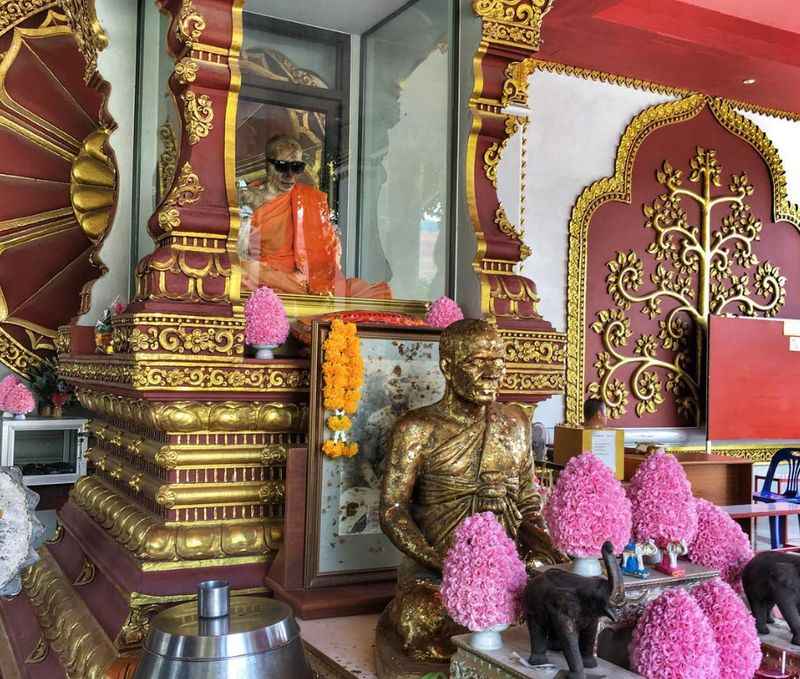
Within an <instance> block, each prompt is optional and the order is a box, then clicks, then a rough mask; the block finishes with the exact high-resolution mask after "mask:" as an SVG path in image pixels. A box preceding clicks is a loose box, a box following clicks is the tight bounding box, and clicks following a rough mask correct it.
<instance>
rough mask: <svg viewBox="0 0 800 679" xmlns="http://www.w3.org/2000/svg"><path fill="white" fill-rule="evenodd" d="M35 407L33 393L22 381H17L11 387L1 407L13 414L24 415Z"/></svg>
mask: <svg viewBox="0 0 800 679" xmlns="http://www.w3.org/2000/svg"><path fill="white" fill-rule="evenodd" d="M35 407H36V401H35V400H34V398H33V394H31V392H30V390H29V389H28V387H26V386H25V385H24V384H22V382H18V383H17V384H15V385H14V386H13V387H11V388H10V389H9V390H8V393H7V394H6V397H5V399H4V401H3V408H5V409H6V410H7V411H8V412H10V413H14V415H24V414H26V413H29V412H31V411H32V410H33V409H34V408H35Z"/></svg>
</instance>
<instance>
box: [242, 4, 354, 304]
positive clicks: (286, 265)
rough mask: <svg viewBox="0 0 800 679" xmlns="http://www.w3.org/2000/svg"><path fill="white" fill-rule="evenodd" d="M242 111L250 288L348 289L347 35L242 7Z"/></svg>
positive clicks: (245, 277)
mask: <svg viewBox="0 0 800 679" xmlns="http://www.w3.org/2000/svg"><path fill="white" fill-rule="evenodd" d="M244 25H245V32H244V45H243V55H244V59H243V62H242V94H241V97H240V103H239V110H238V119H237V156H236V161H237V163H236V166H237V182H238V186H239V203H240V208H241V210H242V227H241V229H240V237H239V254H240V257H241V259H242V263H243V264H242V265H243V269H244V272H243V273H244V275H243V284H244V286H245V288H247V289H253V288H255V287H257V286H259V285H267V286H269V287H271V288H273V289H275V290H277V291H278V292H284V293H303V294H305V293H312V294H329V293H335V294H337V295H340V296H345V295H347V294H348V293H351V292H352V291H351V290H350V288H349V286H348V281H347V280H346V278H345V276H344V273H343V262H342V261H341V254H342V241H343V237H342V234H341V233H340V231H339V225H340V224H341V220H340V219H339V214H340V212H343V211H344V209H345V203H346V191H347V185H346V182H347V176H346V168H343V167H342V161H341V158H346V157H347V154H348V151H347V143H348V129H347V125H346V123H347V112H348V109H349V105H350V102H349V87H348V80H349V52H350V37H349V36H348V35H346V34H343V33H336V32H333V31H324V30H322V29H317V28H310V27H304V26H301V25H300V24H294V23H290V22H282V21H278V20H275V19H268V18H265V17H261V16H257V15H252V14H245V22H244Z"/></svg>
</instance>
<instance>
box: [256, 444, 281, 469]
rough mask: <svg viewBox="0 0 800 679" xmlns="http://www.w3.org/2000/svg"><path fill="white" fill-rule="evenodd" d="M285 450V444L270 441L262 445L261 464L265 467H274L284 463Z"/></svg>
mask: <svg viewBox="0 0 800 679" xmlns="http://www.w3.org/2000/svg"><path fill="white" fill-rule="evenodd" d="M286 458H287V450H286V446H284V445H281V444H280V443H271V444H269V445H268V446H265V447H264V450H262V451H261V464H262V465H264V466H265V467H274V466H276V465H283V464H286Z"/></svg>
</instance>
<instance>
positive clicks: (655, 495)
mask: <svg viewBox="0 0 800 679" xmlns="http://www.w3.org/2000/svg"><path fill="white" fill-rule="evenodd" d="M628 497H629V498H630V499H631V507H632V509H633V536H634V538H635V539H636V541H637V542H647V540H649V539H650V538H652V539H654V540H655V541H656V544H657V545H658V546H659V547H660V548H662V549H664V548H665V547H666V546H667V545H668V544H669V543H670V542H680V541H681V540H685V541H686V543H687V544H688V543H689V542H690V541H691V539H692V538H693V537H694V533H695V530H696V529H697V512H696V511H695V504H694V497H693V496H692V486H691V484H690V483H689V480H688V479H687V478H686V472H685V471H684V470H683V467H681V465H680V463H679V462H678V460H677V459H675V456H674V455H669V454H667V453H665V452H664V451H663V450H660V451H657V452H655V453H652V454H651V455H649V456H648V458H647V459H646V460H645V461H644V462H643V463H642V464H641V465H640V466H639V469H637V470H636V473H635V474H634V475H633V478H632V479H631V484H630V486H629V487H628Z"/></svg>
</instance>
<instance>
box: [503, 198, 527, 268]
mask: <svg viewBox="0 0 800 679" xmlns="http://www.w3.org/2000/svg"><path fill="white" fill-rule="evenodd" d="M494 223H495V224H497V228H498V229H500V233H502V234H504V235H506V236H508V237H509V238H510V239H511V240H514V241H517V242H519V243H520V247H519V255H520V261H524V260H525V259H527V258H528V257H530V255H531V249H530V248H529V247H528V246H527V245H525V243H523V242H522V236H523V233H522V229H518V228H517V227H516V226H514V225H513V224H512V223H511V221H510V220H509V219H508V215H506V211H505V209H504V208H503V206H502V205H501V206H499V207H498V208H497V211H496V212H495V213H494Z"/></svg>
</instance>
